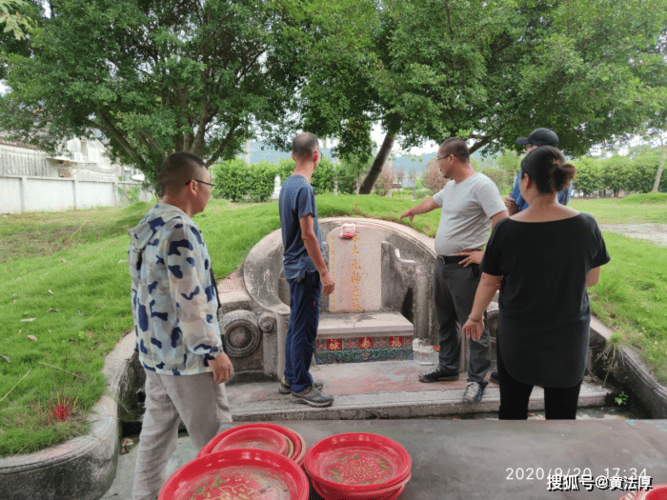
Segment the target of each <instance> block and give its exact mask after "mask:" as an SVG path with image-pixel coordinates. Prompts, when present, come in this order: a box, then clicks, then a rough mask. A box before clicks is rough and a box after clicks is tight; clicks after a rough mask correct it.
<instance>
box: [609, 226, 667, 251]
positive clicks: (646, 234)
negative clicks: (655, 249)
mask: <svg viewBox="0 0 667 500" xmlns="http://www.w3.org/2000/svg"><path fill="white" fill-rule="evenodd" d="M600 229H601V230H602V231H611V232H614V233H620V234H623V235H625V236H629V237H630V238H639V239H642V240H647V241H650V242H651V243H654V244H656V245H660V246H663V247H667V224H653V223H643V224H600Z"/></svg>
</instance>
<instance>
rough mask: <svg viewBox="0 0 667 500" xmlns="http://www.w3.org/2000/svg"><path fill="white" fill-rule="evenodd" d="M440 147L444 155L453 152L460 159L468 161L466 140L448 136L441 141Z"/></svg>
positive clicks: (468, 153)
mask: <svg viewBox="0 0 667 500" xmlns="http://www.w3.org/2000/svg"><path fill="white" fill-rule="evenodd" d="M440 148H441V149H442V151H443V154H445V156H447V155H451V154H453V155H454V156H456V157H457V158H458V159H459V160H461V161H464V162H470V150H469V149H468V145H467V144H466V141H465V140H463V139H461V138H460V137H450V138H449V139H445V140H444V141H442V144H440Z"/></svg>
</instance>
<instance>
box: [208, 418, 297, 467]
mask: <svg viewBox="0 0 667 500" xmlns="http://www.w3.org/2000/svg"><path fill="white" fill-rule="evenodd" d="M240 429H271V430H274V431H276V432H280V433H281V434H283V435H284V436H285V437H286V438H287V439H289V440H290V441H291V442H292V444H293V445H294V451H293V452H292V456H291V457H289V458H291V459H292V460H294V461H295V462H296V463H297V464H299V465H303V462H304V460H305V458H306V451H308V446H307V445H306V442H305V441H304V439H303V438H302V437H301V435H300V434H299V433H297V432H294V431H293V430H291V429H288V428H287V427H283V426H281V425H276V424H263V423H257V424H255V423H253V424H244V425H237V426H236V427H233V428H231V429H227V430H226V431H224V432H221V433H220V434H218V435H217V436H215V437H214V438H213V439H211V440H210V441H209V442H208V443H207V444H206V446H204V447H203V448H202V449H201V451H200V452H199V454H198V455H197V457H203V456H204V455H208V454H209V453H214V452H216V451H217V446H218V443H219V442H220V440H222V439H225V437H227V436H228V435H230V434H232V433H234V432H237V431H238V430H240Z"/></svg>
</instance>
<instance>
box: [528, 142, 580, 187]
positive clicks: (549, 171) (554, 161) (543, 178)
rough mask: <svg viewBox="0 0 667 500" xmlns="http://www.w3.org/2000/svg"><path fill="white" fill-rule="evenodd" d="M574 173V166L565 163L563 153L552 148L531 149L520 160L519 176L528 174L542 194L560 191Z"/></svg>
mask: <svg viewBox="0 0 667 500" xmlns="http://www.w3.org/2000/svg"><path fill="white" fill-rule="evenodd" d="M576 172H577V169H576V168H574V165H570V164H569V163H565V156H563V153H561V152H560V150H559V149H558V148H555V147H553V146H540V147H538V148H537V149H533V150H532V151H531V152H530V153H528V154H527V155H526V157H525V158H524V159H523V160H521V175H522V176H523V174H528V177H530V180H532V181H533V182H534V183H535V186H536V187H537V190H538V191H539V192H540V193H542V194H546V193H554V192H558V191H561V190H562V189H563V188H564V187H565V185H566V184H567V183H568V182H569V181H571V180H572V178H574V174H575V173H576Z"/></svg>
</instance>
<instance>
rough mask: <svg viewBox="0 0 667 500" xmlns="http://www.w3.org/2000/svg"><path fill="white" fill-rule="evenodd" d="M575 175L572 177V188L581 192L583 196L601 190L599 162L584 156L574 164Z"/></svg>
mask: <svg viewBox="0 0 667 500" xmlns="http://www.w3.org/2000/svg"><path fill="white" fill-rule="evenodd" d="M575 168H576V169H577V173H576V174H575V176H574V180H573V181H572V182H573V183H574V188H575V189H577V190H578V191H582V192H583V193H584V196H590V195H591V194H593V193H594V192H595V191H597V190H598V189H601V188H602V177H601V173H600V170H601V167H600V162H599V160H596V159H595V158H591V157H590V156H586V157H583V158H579V159H578V160H577V162H576V163H575Z"/></svg>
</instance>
